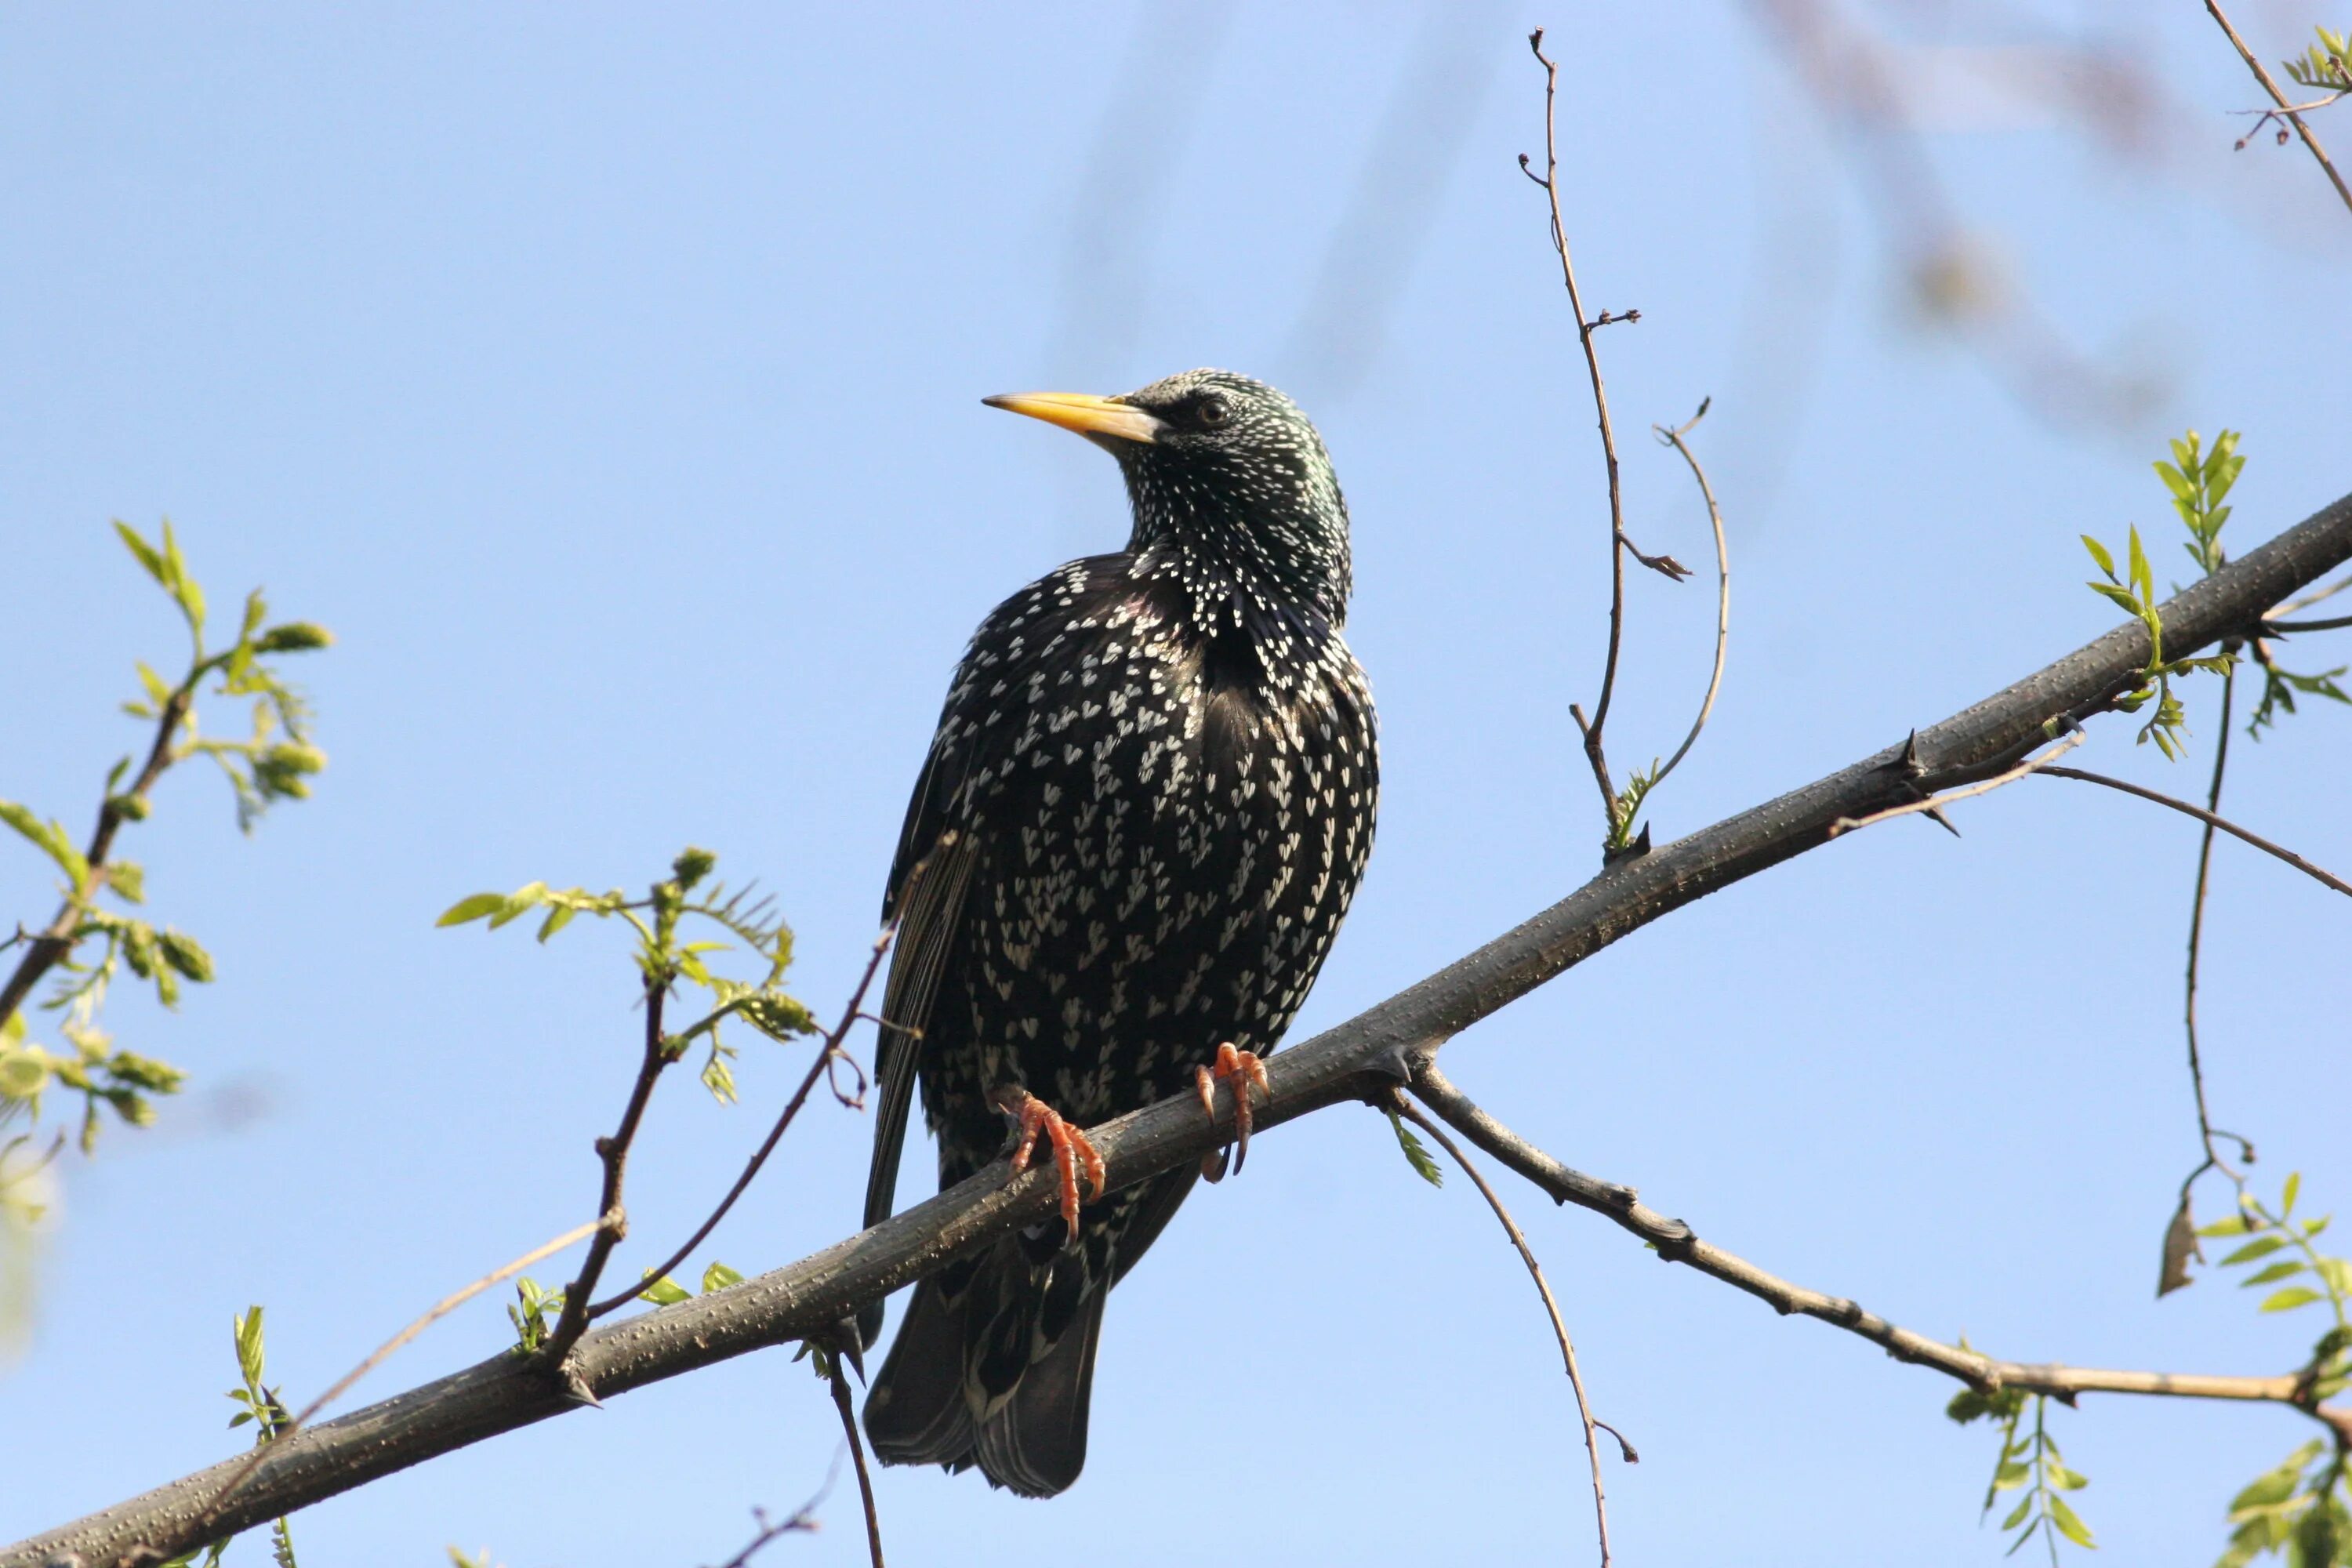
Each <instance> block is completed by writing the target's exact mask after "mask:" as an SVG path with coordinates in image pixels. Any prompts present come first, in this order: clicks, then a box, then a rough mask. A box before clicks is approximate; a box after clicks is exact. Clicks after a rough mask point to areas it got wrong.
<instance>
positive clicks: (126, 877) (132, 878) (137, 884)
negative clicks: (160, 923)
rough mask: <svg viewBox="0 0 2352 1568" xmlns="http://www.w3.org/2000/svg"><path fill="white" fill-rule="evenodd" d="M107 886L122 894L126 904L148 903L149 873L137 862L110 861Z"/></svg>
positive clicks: (107, 869) (108, 863)
mask: <svg viewBox="0 0 2352 1568" xmlns="http://www.w3.org/2000/svg"><path fill="white" fill-rule="evenodd" d="M106 885H107V886H108V887H110V888H111V889H114V890H115V892H116V893H118V894H120V895H121V898H122V900H123V901H124V902H125V903H131V904H143V903H145V902H146V901H147V873H146V870H145V869H144V868H142V866H141V865H140V864H139V862H138V861H136V860H110V861H108V862H107V866H106Z"/></svg>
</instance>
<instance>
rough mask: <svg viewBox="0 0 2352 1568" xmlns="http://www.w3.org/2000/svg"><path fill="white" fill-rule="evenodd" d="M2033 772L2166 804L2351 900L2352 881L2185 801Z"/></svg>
mask: <svg viewBox="0 0 2352 1568" xmlns="http://www.w3.org/2000/svg"><path fill="white" fill-rule="evenodd" d="M2036 771H2037V772H2040V773H2047V774H2049V775H2050V776H2051V777H2052V778H2053V779H2079V780H2081V781H2082V782H2083V783H2084V784H2105V786H2106V787H2107V788H2109V789H2117V790H2121V791H2123V792H2124V794H2126V795H2137V796H2139V798H2140V799H2142V800H2152V801H2154V802H2155V803H2156V804H2157V805H2168V806H2170V807H2171V808H2172V809H2173V810H2175V811H2177V812H2179V813H2180V814H2181V815H2182V816H2193V817H2195V818H2196V819H2197V820H2198V821H2200V822H2201V823H2203V824H2205V826H2208V827H2218V828H2220V829H2221V831H2222V832H2224V833H2226V834H2228V835H2230V837H2232V838H2237V839H2242V840H2243V841H2244V842H2245V843H2248V844H2251V845H2252V846H2253V847H2255V848H2257V849H2259V850H2261V851H2262V852H2263V854H2265V855H2275V856H2277V857H2278V858H2280V859H2282V860H2284V861H2285V862H2286V863H2287V864H2288V865H2290V866H2292V867H2294V868H2295V869H2296V870H2298V871H2300V872H2302V873H2303V874H2304V875H2305V876H2306V877H2309V878H2311V879H2313V880H2315V881H2317V882H2321V883H2324V884H2326V886H2328V887H2331V888H2333V889H2336V891H2337V892H2339V893H2343V894H2345V895H2347V897H2352V882H2347V881H2346V880H2345V879H2343V878H2341V877H2338V876H2336V874H2335V873H2334V872H2332V871H2324V870H2322V869H2320V868H2318V867H2316V866H2315V865H2313V864H2312V863H2311V862H2310V861H2308V860H2306V859H2305V858H2303V857H2302V856H2300V855H2298V854H2296V853H2295V852H2294V850H2292V849H2289V848H2286V847H2284V846H2283V845H2277V844H2273V843H2272V842H2271V841H2270V840H2269V839H2267V838H2264V837H2263V836H2262V835H2260V834H2258V833H2249V832H2247V831H2246V830H2245V829H2244V828H2242V827H2241V826H2238V825H2237V824H2236V823H2234V822H2232V821H2231V820H2230V819H2229V818H2228V817H2226V816H2215V815H2214V814H2213V813H2212V812H2210V811H2207V810H2204V809H2203V808H2201V807H2199V806H2194V805H2189V802H2187V801H2185V800H2180V799H2178V798H2176V797H2175V796H2172V795H2161V794H2158V792H2157V791H2155V790H2152V789H2144V788H2142V787H2141V786H2140V785H2138V784H2126V783H2125V782H2124V781H2123V780H2122V779H2111V778H2109V777H2108V776H2107V775H2106V774H2105V773H2085V772H2084V771H2083V770H2082V769H2081V768H2050V767H2045V768H2040V769H2037V770H2036Z"/></svg>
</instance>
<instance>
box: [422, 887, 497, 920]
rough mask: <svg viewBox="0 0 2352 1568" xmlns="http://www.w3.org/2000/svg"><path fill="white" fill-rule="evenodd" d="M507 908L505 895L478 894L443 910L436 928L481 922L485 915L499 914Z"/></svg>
mask: <svg viewBox="0 0 2352 1568" xmlns="http://www.w3.org/2000/svg"><path fill="white" fill-rule="evenodd" d="M506 907H507V896H506V895H505V894H504V893H476V894H475V895H474V896H473V897H471V898H469V899H460V900H457V902H456V903H454V904H451V905H450V906H449V907H448V908H447V909H446V910H442V911H441V918H440V919H439V920H437V921H434V922H433V923H434V925H435V926H436V927H440V926H461V925H464V924H465V923H466V922H467V921H478V920H480V919H481V918H482V917H483V916H484V915H494V914H497V913H498V912H499V910H502V909H505V908H506Z"/></svg>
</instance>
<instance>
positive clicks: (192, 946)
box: [155, 931, 213, 985]
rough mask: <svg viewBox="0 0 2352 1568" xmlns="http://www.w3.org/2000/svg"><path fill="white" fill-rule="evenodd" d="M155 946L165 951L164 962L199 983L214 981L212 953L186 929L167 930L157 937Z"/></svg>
mask: <svg viewBox="0 0 2352 1568" xmlns="http://www.w3.org/2000/svg"><path fill="white" fill-rule="evenodd" d="M155 946H156V947H157V949H158V950H159V951H161V952H162V953H163V962H164V963H168V964H170V965H171V966H172V967H173V969H176V970H178V971H179V972H180V973H182V974H184V975H186V976H187V977H188V978H189V979H191V980H193V981H194V982H195V983H196V984H199V985H205V984H211V983H212V978H213V959H212V954H210V953H208V952H205V950H204V948H203V947H202V946H200V945H198V943H197V942H196V939H195V938H194V937H192V936H190V935H188V934H187V933H186V932H184V931H165V932H163V935H161V936H159V937H157V938H156V939H155Z"/></svg>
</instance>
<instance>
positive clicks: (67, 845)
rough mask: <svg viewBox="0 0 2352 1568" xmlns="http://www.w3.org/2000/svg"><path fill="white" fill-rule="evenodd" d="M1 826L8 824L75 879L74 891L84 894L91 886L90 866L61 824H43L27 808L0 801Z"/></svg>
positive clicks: (69, 876) (54, 822)
mask: <svg viewBox="0 0 2352 1568" xmlns="http://www.w3.org/2000/svg"><path fill="white" fill-rule="evenodd" d="M0 822H5V823H6V824H7V825H8V826H11V827H13V828H15V829H16V831H17V832H18V833H20V834H22V835H24V836H25V837H26V838H28V839H30V840H32V842H33V843H34V844H35V845H36V846H37V847H39V848H40V849H41V850H42V852H43V853H45V854H47V856H48V858H50V859H52V860H54V861H56V862H57V864H58V869H59V870H61V871H63V872H64V873H65V874H66V875H67V877H68V878H69V879H72V882H73V885H74V890H75V891H76V892H79V891H81V890H82V889H84V888H86V887H87V886H88V884H89V861H88V860H85V859H83V858H82V853H81V851H80V850H79V849H77V848H75V847H74V844H73V840H72V839H71V838H68V837H66V829H65V825H64V824H63V823H61V822H57V821H49V822H43V821H42V820H41V819H40V818H39V817H37V816H34V815H33V814H32V812H31V811H30V810H29V809H27V808H26V807H25V806H21V805H17V804H16V802H15V801H13V800H0Z"/></svg>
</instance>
